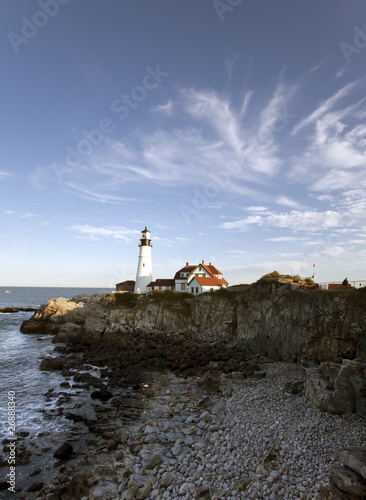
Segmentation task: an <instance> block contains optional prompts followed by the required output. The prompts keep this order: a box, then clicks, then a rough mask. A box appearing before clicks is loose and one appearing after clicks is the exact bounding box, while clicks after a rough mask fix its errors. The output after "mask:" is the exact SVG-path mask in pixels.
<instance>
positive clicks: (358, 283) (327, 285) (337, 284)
mask: <svg viewBox="0 0 366 500" xmlns="http://www.w3.org/2000/svg"><path fill="white" fill-rule="evenodd" d="M319 286H320V288H323V289H328V290H337V288H343V285H342V282H341V281H326V282H323V283H319ZM348 287H354V288H363V287H366V280H355V281H350V280H348Z"/></svg>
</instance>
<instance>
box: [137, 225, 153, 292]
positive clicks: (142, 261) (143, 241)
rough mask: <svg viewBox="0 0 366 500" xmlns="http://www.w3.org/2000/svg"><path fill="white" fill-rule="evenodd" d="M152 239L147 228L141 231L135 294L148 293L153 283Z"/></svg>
mask: <svg viewBox="0 0 366 500" xmlns="http://www.w3.org/2000/svg"><path fill="white" fill-rule="evenodd" d="M151 247H152V245H151V239H150V231H148V229H147V228H146V227H145V229H144V230H143V231H141V238H140V244H139V248H140V253H139V262H138V266H137V274H136V283H135V293H147V292H149V289H148V288H147V285H148V284H149V283H150V282H151V281H152V263H151Z"/></svg>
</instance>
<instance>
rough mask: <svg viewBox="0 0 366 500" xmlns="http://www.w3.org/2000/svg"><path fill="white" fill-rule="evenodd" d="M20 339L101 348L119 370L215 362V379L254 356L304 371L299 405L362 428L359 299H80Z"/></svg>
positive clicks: (355, 294) (291, 293) (263, 295)
mask: <svg viewBox="0 0 366 500" xmlns="http://www.w3.org/2000/svg"><path fill="white" fill-rule="evenodd" d="M21 330H22V332H24V333H37V332H41V333H46V332H48V333H53V334H56V341H58V342H65V343H73V344H88V345H91V346H93V345H94V346H95V347H96V348H97V351H99V346H98V344H102V345H103V348H104V347H105V348H107V350H108V351H109V353H112V354H113V356H112V358H113V359H114V358H116V360H117V358H118V356H120V357H121V356H122V358H123V359H120V360H119V361H118V363H120V364H121V363H122V364H123V363H126V356H127V357H129V358H130V359H129V361H130V362H131V363H132V364H137V363H138V362H139V360H140V361H141V358H142V357H143V356H142V355H141V352H143V353H144V354H145V357H146V356H148V357H149V359H150V358H151V360H152V361H154V362H156V363H155V364H158V365H159V366H160V367H163V366H166V364H167V363H168V364H169V363H170V364H169V366H171V367H173V366H175V365H177V364H179V362H183V365H184V366H185V367H186V368H187V367H188V368H189V367H190V366H191V365H192V366H194V367H196V365H197V366H198V365H200V364H202V363H203V364H206V365H207V364H208V363H210V361H220V362H219V366H220V367H221V368H220V369H225V368H227V369H228V368H230V367H231V369H232V370H234V368H235V367H236V368H237V367H239V368H240V370H242V369H243V368H242V366H241V365H242V364H243V360H244V359H248V358H249V359H253V357H254V356H255V355H261V356H268V357H270V358H273V359H275V360H282V361H290V362H297V363H302V364H303V365H304V366H310V367H312V368H309V369H308V370H307V376H306V381H305V396H306V397H307V398H308V399H309V401H310V403H311V404H312V405H313V406H314V407H317V408H320V409H324V410H327V411H329V412H332V413H342V412H345V411H356V412H357V413H358V414H359V415H361V416H362V417H364V418H366V290H365V289H361V290H340V291H331V292H330V291H322V290H299V289H293V288H292V287H291V285H290V284H280V283H278V282H275V281H269V280H268V281H259V282H258V283H255V284H254V285H251V286H248V288H247V289H246V290H244V291H243V292H235V293H234V292H228V291H222V292H216V293H212V294H205V295H201V296H199V297H195V298H192V297H189V296H186V295H183V294H174V293H171V294H161V293H155V294H149V295H145V296H135V295H133V294H116V295H115V296H108V295H104V294H98V295H93V296H90V297H89V296H85V295H82V296H77V297H74V298H73V299H72V300H71V301H69V300H66V299H63V298H59V299H51V300H50V301H49V302H48V304H47V305H46V306H41V307H40V309H39V310H38V311H37V312H36V313H35V314H34V315H33V316H32V318H31V319H30V320H28V321H25V322H24V323H23V324H22V327H21ZM172 332H173V333H174V334H175V335H176V336H177V335H178V337H179V338H178V337H177V338H176V339H175V340H174V339H173V338H172V334H173V333H172ZM154 336H155V337H156V336H157V338H155V337H154ZM101 347H102V346H101ZM226 349H228V350H227V351H226ZM183 358H184V359H183ZM234 358H235V359H234ZM118 359H119V358H118ZM182 360H183V361H182ZM152 361H151V362H152ZM111 363H112V364H113V362H111ZM118 363H117V365H118ZM244 364H245V363H244ZM316 365H319V366H316ZM314 366H315V367H314ZM236 368H235V369H236ZM234 371H235V370H234Z"/></svg>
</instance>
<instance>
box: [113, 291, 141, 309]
mask: <svg viewBox="0 0 366 500" xmlns="http://www.w3.org/2000/svg"><path fill="white" fill-rule="evenodd" d="M112 298H113V303H112V307H119V308H121V309H132V308H133V307H135V305H136V304H137V301H138V295H137V294H136V293H132V292H123V293H120V292H119V293H118V292H117V293H114V294H112Z"/></svg>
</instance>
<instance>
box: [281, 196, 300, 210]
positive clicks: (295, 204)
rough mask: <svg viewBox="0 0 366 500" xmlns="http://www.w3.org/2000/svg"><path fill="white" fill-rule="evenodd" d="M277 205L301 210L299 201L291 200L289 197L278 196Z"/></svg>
mask: <svg viewBox="0 0 366 500" xmlns="http://www.w3.org/2000/svg"><path fill="white" fill-rule="evenodd" d="M276 203H277V205H283V206H285V207H292V208H299V206H300V203H298V202H297V201H295V200H291V199H290V198H288V197H287V196H283V195H281V196H278V197H277V198H276Z"/></svg>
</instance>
